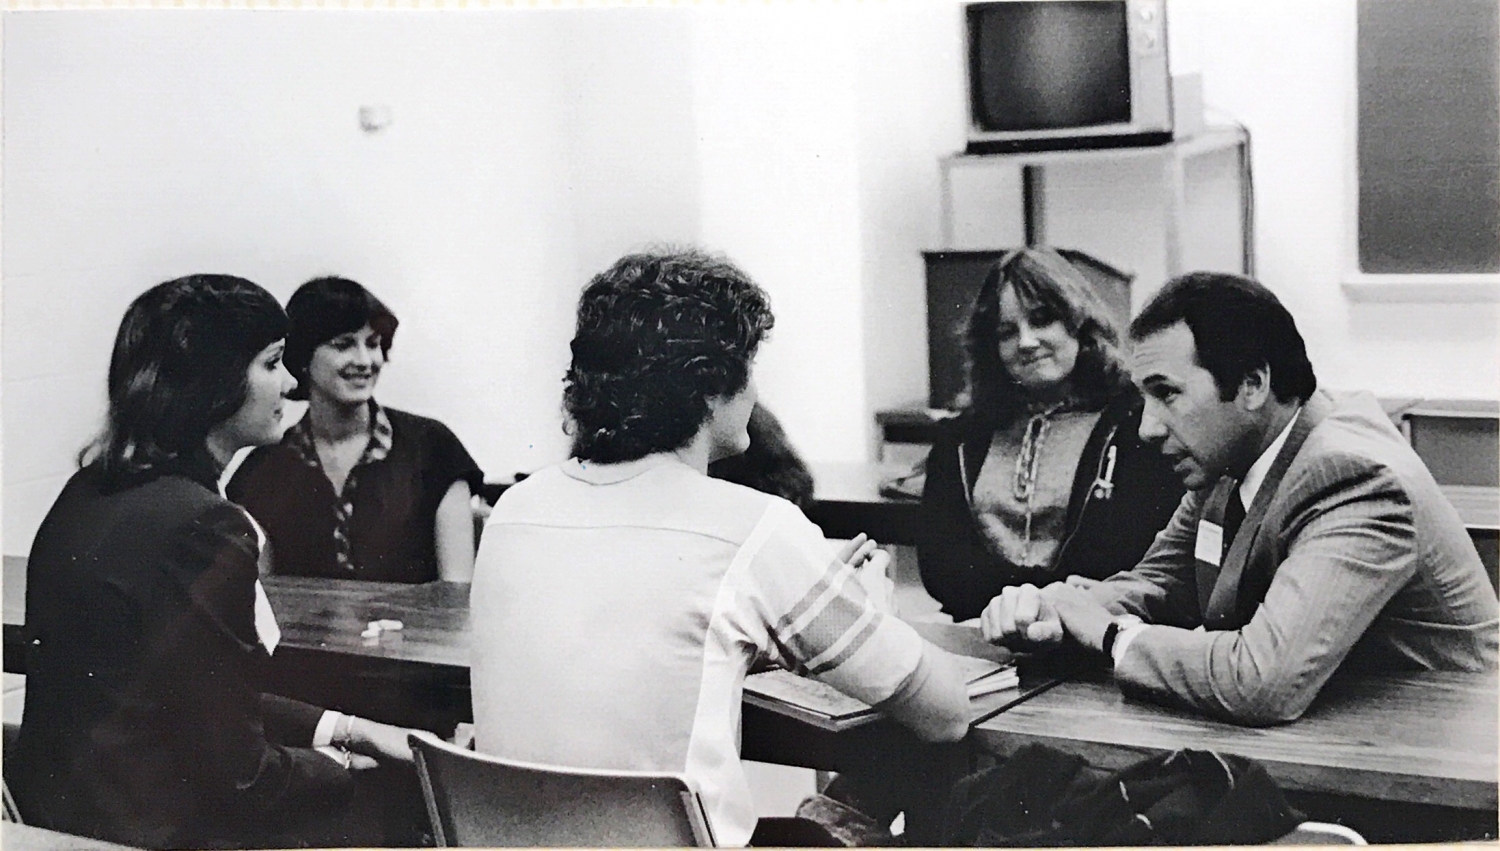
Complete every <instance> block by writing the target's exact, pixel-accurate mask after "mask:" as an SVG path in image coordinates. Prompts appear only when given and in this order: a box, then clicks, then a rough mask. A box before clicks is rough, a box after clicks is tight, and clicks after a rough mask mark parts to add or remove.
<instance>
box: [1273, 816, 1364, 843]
mask: <svg viewBox="0 0 1500 851" xmlns="http://www.w3.org/2000/svg"><path fill="white" fill-rule="evenodd" d="M1268 844H1270V845H1368V844H1369V843H1367V842H1365V838H1364V837H1363V836H1360V835H1359V834H1358V833H1357V832H1355V831H1354V830H1351V829H1350V828H1347V827H1344V826H1343V825H1341V824H1332V823H1330V822H1322V821H1305V822H1303V823H1301V824H1299V825H1297V829H1296V830H1294V831H1292V832H1291V833H1288V834H1287V835H1286V836H1283V837H1281V838H1280V839H1277V840H1274V841H1272V842H1270V843H1268Z"/></svg>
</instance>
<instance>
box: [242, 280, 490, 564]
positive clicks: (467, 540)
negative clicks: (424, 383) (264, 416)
mask: <svg viewBox="0 0 1500 851" xmlns="http://www.w3.org/2000/svg"><path fill="white" fill-rule="evenodd" d="M286 309H287V315H288V316H289V317H290V318H291V330H290V332H289V333H288V335H287V351H286V362H287V368H288V369H289V370H291V372H292V375H294V376H296V378H297V380H298V382H299V388H298V394H299V395H300V396H301V398H305V399H307V401H308V410H307V415H306V416H304V417H303V418H302V419H301V421H299V422H298V423H297V424H296V425H294V426H292V427H291V428H290V429H288V430H287V433H286V437H285V438H283V439H282V441H281V443H280V444H278V445H275V446H268V447H263V448H261V449H258V450H256V451H255V452H253V453H251V455H250V457H249V458H247V459H246V460H245V463H244V464H243V465H242V466H241V467H240V469H239V471H238V472H236V473H235V476H234V479H233V480H232V481H231V482H230V484H229V496H230V498H231V499H233V500H235V501H236V502H239V503H240V504H242V505H244V506H245V507H246V508H247V509H249V511H250V513H251V514H252V515H254V516H255V519H256V520H259V521H260V523H261V525H262V526H264V527H265V529H266V532H267V534H268V535H269V536H270V538H271V559H272V563H273V570H274V572H276V573H278V574H287V575H293V576H321V577H328V578H337V579H368V580H378V581H384V582H430V581H432V580H435V579H444V580H449V581H454V582H468V581H469V579H470V577H472V576H473V574H474V521H473V516H472V514H471V512H470V509H469V497H470V495H471V494H472V493H474V492H475V491H476V490H477V489H478V487H479V485H481V484H482V483H483V481H484V474H483V473H481V472H480V469H479V466H478V465H477V464H475V463H474V459H473V458H472V457H470V455H469V453H468V451H467V450H466V449H464V445H463V444H462V443H461V442H459V439H458V438H457V437H456V436H454V434H453V432H451V431H449V430H448V427H447V426H445V425H443V424H442V423H440V422H438V421H437V420H433V419H428V418H426V417H420V416H417V415H416V414H409V413H406V412H405V411H398V410H396V409H394V408H386V407H382V406H381V405H379V404H378V403H376V401H375V385H376V383H377V382H378V381H379V379H380V373H381V370H382V369H383V368H384V367H385V364H386V360H387V358H388V357H389V355H390V351H391V341H392V340H393V339H394V338H395V335H396V326H397V324H398V323H397V320H396V317H395V315H394V314H393V313H391V311H390V309H389V308H387V307H386V306H385V305H384V304H382V303H381V301H380V300H379V299H377V298H376V297H375V296H374V295H372V294H371V293H370V292H369V291H368V290H366V289H365V288H364V287H362V286H360V285H359V284H357V283H355V282H354V281H350V280H346V279H343V278H318V279H316V280H312V281H308V282H307V283H305V284H303V285H302V286H301V287H299V288H298V289H297V291H296V292H295V293H293V294H292V298H291V300H290V301H288V302H287V307H286ZM294 398H296V397H295V396H294Z"/></svg>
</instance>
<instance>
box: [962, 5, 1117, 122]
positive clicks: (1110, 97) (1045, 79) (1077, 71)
mask: <svg viewBox="0 0 1500 851" xmlns="http://www.w3.org/2000/svg"><path fill="white" fill-rule="evenodd" d="M968 15H969V33H970V41H969V50H970V56H969V81H970V85H971V86H972V91H971V92H970V97H971V98H972V101H973V111H974V118H975V121H976V123H977V124H978V125H979V127H980V129H982V130H987V131H1026V130H1053V129H1068V128H1079V127H1092V126H1097V125H1104V124H1123V123H1127V122H1129V121H1130V41H1129V32H1128V30H1127V27H1126V9H1125V2H1124V0H1119V2H1104V0H1072V1H1071V2H1070V1H1069V0H1039V2H1002V3H978V4H974V5H971V6H969V7H968Z"/></svg>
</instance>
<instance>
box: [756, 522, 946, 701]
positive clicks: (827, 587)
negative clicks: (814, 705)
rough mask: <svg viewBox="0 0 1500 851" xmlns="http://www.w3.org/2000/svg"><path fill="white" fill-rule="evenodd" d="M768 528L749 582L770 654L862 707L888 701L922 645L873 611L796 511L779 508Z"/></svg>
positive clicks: (851, 575) (829, 546)
mask: <svg viewBox="0 0 1500 851" xmlns="http://www.w3.org/2000/svg"><path fill="white" fill-rule="evenodd" d="M765 522H767V523H769V524H770V525H771V528H770V530H769V534H766V535H765V536H764V537H763V539H762V540H761V541H760V542H759V549H758V551H757V552H756V553H754V555H753V560H752V562H751V571H750V575H751V577H752V579H753V583H754V586H755V588H754V590H753V591H752V594H753V596H754V598H755V600H756V603H757V609H758V610H759V612H760V616H761V617H762V618H763V619H764V623H765V624H766V625H767V640H768V642H769V643H770V645H771V646H770V647H768V648H766V650H767V652H768V654H769V655H770V656H771V657H772V658H774V659H776V660H777V661H778V662H780V663H781V664H783V665H785V666H786V667H789V668H791V669H793V670H795V671H797V672H798V673H803V674H808V675H811V676H813V677H815V678H816V679H819V680H822V681H824V682H826V683H828V684H829V685H832V686H833V687H835V688H837V689H838V690H840V691H842V692H844V693H845V694H848V695H850V696H852V697H857V698H859V699H860V700H863V701H865V702H866V703H872V704H873V703H879V702H881V701H883V700H885V699H886V698H888V697H890V696H891V695H892V694H893V693H895V691H896V689H897V688H899V687H900V685H901V684H902V683H903V682H904V681H905V680H906V679H907V678H908V677H909V676H910V675H911V673H912V671H913V670H915V669H916V666H917V663H918V661H919V660H920V659H921V656H922V639H921V637H920V636H918V635H917V633H916V631H915V630H913V629H912V628H911V627H910V626H908V625H907V624H906V623H904V622H902V621H901V620H900V619H898V618H896V617H893V616H891V615H888V614H885V613H883V612H881V611H879V610H877V609H876V608H875V606H874V604H873V603H872V602H871V601H870V600H869V598H868V597H867V596H866V595H865V593H864V589H863V587H862V586H861V585H860V583H859V580H858V578H857V577H856V576H855V572H854V570H853V569H852V568H850V567H849V566H848V565H846V564H844V563H842V562H840V561H839V560H838V557H837V553H838V547H837V546H836V545H835V544H833V543H832V542H830V541H828V540H826V539H825V538H824V537H823V533H822V530H820V529H819V528H818V527H817V526H816V525H814V524H813V523H812V522H811V521H809V520H808V519H807V518H806V517H805V516H803V514H802V512H801V511H799V510H797V508H796V507H795V506H793V505H791V504H790V503H785V502H782V501H779V500H778V501H777V504H776V505H774V506H773V507H772V509H771V510H770V511H768V513H767V516H766V518H765Z"/></svg>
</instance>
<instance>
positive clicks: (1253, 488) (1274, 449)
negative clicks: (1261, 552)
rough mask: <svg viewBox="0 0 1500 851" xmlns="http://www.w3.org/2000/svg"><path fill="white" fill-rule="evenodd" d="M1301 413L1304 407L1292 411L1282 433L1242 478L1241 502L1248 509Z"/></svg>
mask: <svg viewBox="0 0 1500 851" xmlns="http://www.w3.org/2000/svg"><path fill="white" fill-rule="evenodd" d="M1301 415H1302V408H1301V406H1298V408H1297V410H1295V411H1293V412H1292V418H1291V419H1290V420H1287V423H1286V425H1285V426H1284V427H1283V428H1282V429H1281V434H1278V435H1276V439H1275V440H1273V441H1271V445H1270V446H1267V447H1266V451H1265V452H1262V453H1260V457H1259V458H1257V459H1255V463H1254V464H1251V465H1250V470H1249V471H1248V472H1247V473H1245V478H1244V479H1241V480H1240V503H1241V504H1243V505H1244V506H1245V510H1246V511H1249V510H1250V505H1251V503H1253V502H1255V495H1256V494H1257V493H1260V486H1261V485H1262V484H1264V483H1265V481H1266V474H1267V473H1269V472H1271V465H1272V464H1275V463H1276V456H1277V455H1279V454H1280V453H1281V447H1282V446H1285V445H1286V439H1287V437H1288V436H1289V435H1291V433H1292V426H1294V425H1296V423H1297V417H1299V416H1301Z"/></svg>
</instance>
